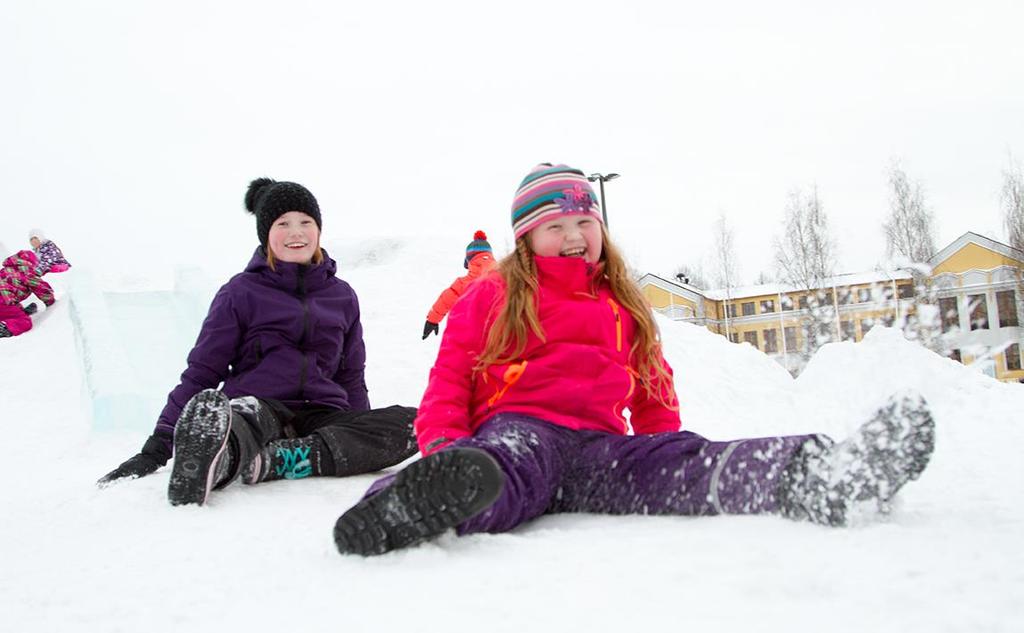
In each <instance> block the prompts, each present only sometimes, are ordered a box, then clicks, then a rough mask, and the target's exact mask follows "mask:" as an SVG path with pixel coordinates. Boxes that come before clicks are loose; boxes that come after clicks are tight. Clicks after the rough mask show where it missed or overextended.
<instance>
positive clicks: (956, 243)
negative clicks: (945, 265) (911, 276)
mask: <svg viewBox="0 0 1024 633" xmlns="http://www.w3.org/2000/svg"><path fill="white" fill-rule="evenodd" d="M971 243H973V244H977V245H978V246H981V247H982V248H987V249H988V250H990V251H993V252H995V253H999V254H1000V255H1002V256H1004V257H1009V258H1010V259H1015V260H1017V261H1022V262H1024V252H1022V251H1019V250H1017V249H1016V248H1014V247H1012V246H1007V245H1006V244H1003V243H1002V242H997V241H996V240H994V239H992V238H989V237H985V236H984V235H979V234H977V233H972V232H971V231H967V232H966V233H964V234H963V235H961V236H960V237H958V238H956V239H955V240H953V241H952V242H950V243H949V245H948V246H946V247H945V248H944V249H942V250H941V251H939V252H938V253H935V254H934V255H932V258H931V259H929V260H928V265H929V266H931V267H932V268H935V267H936V266H938V265H939V264H941V263H942V262H944V261H946V260H947V259H949V258H950V257H952V256H953V255H954V254H956V253H957V251H959V250H960V249H961V248H963V247H964V246H967V245H968V244H971Z"/></svg>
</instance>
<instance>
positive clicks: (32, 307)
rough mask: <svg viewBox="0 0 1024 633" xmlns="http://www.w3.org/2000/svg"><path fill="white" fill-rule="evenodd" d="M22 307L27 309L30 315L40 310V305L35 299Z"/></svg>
mask: <svg viewBox="0 0 1024 633" xmlns="http://www.w3.org/2000/svg"><path fill="white" fill-rule="evenodd" d="M21 309H22V310H24V311H25V314H27V315H29V316H32V315H33V314H35V313H36V311H38V310H39V306H38V305H36V302H35V301H33V302H32V303H30V304H28V305H27V306H22V308H21Z"/></svg>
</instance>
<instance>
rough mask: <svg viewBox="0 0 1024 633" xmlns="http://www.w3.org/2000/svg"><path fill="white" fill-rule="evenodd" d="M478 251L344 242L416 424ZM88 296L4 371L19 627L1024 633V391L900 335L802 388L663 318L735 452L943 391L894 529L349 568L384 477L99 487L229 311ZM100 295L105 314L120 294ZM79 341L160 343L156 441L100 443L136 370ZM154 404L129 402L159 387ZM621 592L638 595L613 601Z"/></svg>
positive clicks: (642, 543)
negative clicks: (438, 305)
mask: <svg viewBox="0 0 1024 633" xmlns="http://www.w3.org/2000/svg"><path fill="white" fill-rule="evenodd" d="M473 228H475V227H473ZM467 241H468V240H467V239H463V238H458V237H457V238H452V237H450V236H449V237H447V238H439V239H431V238H428V237H422V236H421V237H418V238H415V239H408V240H398V239H393V238H387V239H380V240H369V241H362V240H356V239H352V240H349V241H341V242H338V243H335V244H329V245H328V248H329V250H330V252H331V254H332V255H333V256H335V257H336V258H337V259H338V260H339V270H340V275H341V276H342V277H343V278H344V279H346V280H347V281H349V282H350V283H351V284H352V285H353V287H354V288H355V289H356V290H357V292H358V293H359V297H360V301H361V306H362V310H363V320H364V325H365V329H366V340H367V347H368V350H369V365H368V368H367V381H368V384H369V386H370V396H371V399H372V401H373V403H374V404H376V405H386V404H392V403H401V404H412V405H415V404H417V403H418V401H419V397H420V395H421V393H422V389H423V386H424V384H425V381H426V376H427V371H428V370H429V367H430V365H431V363H432V361H433V356H434V354H435V353H436V350H437V344H438V339H437V337H431V338H430V339H428V340H427V341H422V340H421V339H420V336H421V333H422V328H423V321H424V318H425V315H426V312H427V309H428V308H429V307H430V304H431V303H432V302H433V301H434V299H435V298H436V297H437V295H438V293H440V291H441V290H442V289H443V288H445V287H447V285H448V284H449V283H451V281H452V280H453V279H454V278H455V277H456V276H457V275H458V274H460V273H461V272H462V270H463V269H462V266H461V264H462V249H464V248H465V244H466V242H467ZM495 246H497V245H495ZM500 254H501V253H500V252H499V253H498V255H500ZM244 263H245V262H244V261H240V262H239V265H238V269H241V267H242V266H243V265H244ZM79 272H85V271H79ZM223 281H224V279H219V278H218V279H216V282H215V283H213V284H211V287H210V290H211V291H212V288H213V287H215V286H216V285H218V284H219V283H222V282H223ZM72 282H73V283H74V284H76V285H75V286H74V287H73V288H72V289H71V290H72V292H71V295H72V296H74V297H75V300H74V301H68V300H67V299H68V293H67V292H65V291H64V290H63V289H61V288H58V303H57V304H56V305H55V306H54V308H53V309H51V310H47V311H46V312H45V313H44V314H43V315H41V317H43V318H40V319H39V320H38V321H37V328H36V329H35V330H33V331H32V332H29V333H28V334H26V335H24V336H21V337H17V338H14V339H6V340H4V341H0V354H3V358H4V360H5V366H7V367H11V368H14V371H9V372H7V373H6V374H5V379H4V381H3V382H0V419H2V420H4V421H5V431H6V433H5V459H4V461H3V473H4V486H3V488H2V490H3V492H2V494H3V499H2V500H3V507H4V510H5V517H6V518H7V519H8V520H7V521H4V523H3V526H2V527H0V543H2V545H0V560H2V561H3V573H2V574H0V628H2V629H3V630H18V631H51V630H61V629H66V628H67V627H68V625H69V624H71V623H73V625H74V628H75V629H76V630H86V631H92V630H95V631H106V630H125V631H128V630H144V631H147V632H148V633H157V632H160V631H182V630H187V631H193V632H199V631H214V630H222V629H223V627H224V626H225V625H229V626H231V627H232V628H239V629H241V628H250V627H251V628H258V629H260V630H278V629H280V630H285V629H287V630H291V629H297V628H301V629H302V630H303V631H338V630H343V631H349V630H351V631H381V630H416V629H422V628H423V627H427V628H431V627H434V628H436V627H438V626H443V627H444V628H445V630H449V631H480V630H488V631H522V630H525V629H532V628H538V627H539V628H541V629H543V630H595V631H623V630H675V629H694V628H698V627H699V628H704V627H715V628H719V629H723V630H732V629H739V628H741V627H743V628H750V627H756V628H757V629H758V630H764V631H786V632H789V631H794V630H818V629H823V630H829V631H840V632H843V631H850V632H857V633H862V632H863V631H922V630H925V631H938V630H949V631H957V630H990V631H1011V630H1019V629H1020V628H1021V627H1022V626H1024V618H1022V617H1021V614H1020V609H1019V606H1018V605H1017V604H1016V596H1017V595H1019V594H1020V593H1021V591H1022V590H1024V576H1021V574H1020V572H1019V571H1018V570H1020V569H1021V568H1024V551H1022V549H1021V548H1020V546H1019V539H1020V534H1021V533H1024V508H1022V507H1021V505H1020V503H1019V497H1020V486H1021V483H1022V482H1024V465H1022V464H1024V462H1022V460H1020V459H1019V456H1018V453H1019V448H1018V447H1019V446H1021V445H1022V444H1024V427H1022V426H1021V425H1020V423H1019V422H1018V420H1019V417H1020V412H1021V411H1022V410H1024V385H1002V384H999V383H997V382H996V381H994V380H992V379H990V378H987V377H985V376H982V375H980V374H978V373H977V372H975V371H973V370H971V369H969V368H964V367H962V366H960V365H957V364H955V363H952V362H951V361H947V360H945V359H942V358H939V357H937V356H936V355H934V354H932V353H931V352H928V351H926V350H924V349H922V348H920V347H917V346H915V345H913V344H911V343H908V342H906V341H904V340H903V339H902V338H900V337H899V335H898V334H897V333H895V332H893V331H891V330H884V329H881V328H878V329H875V330H872V332H871V334H870V335H869V336H868V337H867V339H866V340H865V341H863V342H861V343H856V344H853V343H841V344H836V345H830V346H826V347H825V348H823V349H822V350H821V351H820V352H819V353H818V355H817V356H816V357H815V358H814V359H813V360H812V361H811V363H810V364H809V365H808V367H807V369H806V370H805V371H804V373H803V374H802V375H801V377H800V378H799V379H796V380H794V379H792V378H790V377H789V375H788V374H787V373H786V372H785V371H784V370H782V369H781V368H780V367H779V366H778V365H777V364H775V363H774V362H773V361H771V360H770V359H768V358H766V357H765V356H764V355H763V354H761V353H760V352H757V351H756V350H754V349H752V348H751V347H749V346H747V345H732V344H729V343H726V342H725V341H724V339H722V337H720V336H716V335H712V334H710V333H708V332H707V331H706V330H704V329H701V328H698V327H695V326H690V325H686V324H680V323H673V322H669V321H665V320H659V326H660V327H661V330H662V336H663V339H664V342H665V351H666V355H667V357H668V359H669V361H670V363H671V364H672V365H673V367H674V369H675V372H676V376H677V384H678V388H679V392H680V396H681V398H682V401H683V410H682V413H683V419H684V425H685V426H686V428H688V429H691V430H694V431H696V432H698V433H701V434H703V435H706V436H708V437H711V438H713V439H729V438H735V437H742V436H754V435H767V434H786V433H799V432H806V431H823V432H827V433H830V434H832V435H835V436H836V437H841V436H842V435H843V434H845V432H847V430H848V429H850V428H853V427H854V426H855V425H856V424H858V423H859V422H860V421H862V420H863V419H864V418H865V417H866V416H867V415H868V414H869V413H870V412H871V410H872V409H873V408H874V407H875V406H877V405H878V404H880V403H881V402H883V401H884V400H885V398H886V397H887V396H888V395H889V394H890V393H892V392H894V391H897V390H900V389H904V388H915V389H918V390H919V391H921V392H922V393H923V394H924V395H925V397H926V398H927V399H928V400H929V402H930V403H931V406H932V408H933V410H934V412H935V418H936V422H937V425H938V426H937V439H936V443H937V449H936V453H935V456H934V458H933V460H932V463H931V465H930V466H929V468H928V470H926V471H925V473H924V475H923V477H922V478H921V480H920V481H917V482H913V483H911V484H910V485H909V486H908V487H907V488H906V489H905V490H904V491H903V493H901V496H900V498H899V499H898V501H899V502H898V503H897V504H896V509H895V511H894V513H893V514H892V515H891V516H890V517H887V518H883V519H880V520H878V521H875V522H872V523H869V524H867V525H863V526H860V527H857V528H852V529H844V530H835V529H828V528H823V527H819V526H814V525H810V524H806V523H793V522H789V521H785V520H782V519H779V518H776V517H741V516H726V517H714V518H709V517H694V518H683V517H610V516H580V515H562V516H552V517H544V518H542V519H540V520H537V521H535V522H533V523H532V524H530V525H528V526H524V527H523V528H521V529H519V530H516V531H515V532H513V533H510V534H502V535H477V536H473V537H469V538H462V539H460V538H456V537H454V536H450V535H449V536H445V537H443V538H441V539H439V540H438V541H436V542H432V543H429V544H426V545H423V546H421V547H417V548H414V549H411V550H407V551H402V552H397V553H394V554H392V555H388V556H385V557H382V558H377V559H366V560H363V559H355V558H350V557H341V556H339V555H338V554H337V553H336V552H335V551H334V546H333V543H332V542H331V528H332V526H333V522H334V520H335V519H336V518H337V516H338V515H339V514H340V513H341V512H342V511H343V510H344V509H346V508H347V507H349V506H350V505H351V504H352V503H354V502H355V501H356V500H357V499H358V498H359V497H360V495H361V494H362V493H363V491H364V490H365V489H366V487H367V486H368V485H369V484H370V482H372V481H373V480H374V478H375V476H373V475H367V476H362V477H353V478H347V479H312V480H303V481H298V482H295V481H277V482H271V483H266V484H261V485H258V486H242V485H233V486H232V487H230V488H228V489H226V490H224V491H221V492H218V493H215V494H214V495H213V497H212V498H211V501H210V503H209V505H207V506H205V507H202V508H194V507H187V508H174V507H171V506H170V505H169V504H168V503H167V501H166V490H167V480H168V473H169V468H163V469H161V470H160V471H158V472H157V473H156V474H154V475H152V476H150V477H146V478H143V479H140V480H137V481H132V482H125V483H123V484H120V485H116V486H113V487H111V488H109V489H107V490H102V491H100V490H97V489H96V488H95V487H94V485H93V482H94V481H95V480H96V479H97V478H98V477H99V476H101V475H102V474H104V473H105V472H107V471H108V470H110V469H111V468H113V467H114V466H116V465H117V464H118V463H119V462H120V461H122V460H123V459H125V458H127V457H128V456H129V455H131V454H132V453H134V452H135V451H137V450H138V449H139V447H140V446H141V445H142V443H143V441H144V440H145V436H146V434H147V433H148V432H149V430H150V428H151V425H152V424H153V423H154V422H155V416H156V414H157V413H158V412H159V406H162V400H163V398H164V397H165V396H166V393H167V391H169V390H170V388H171V387H172V386H173V384H174V381H175V380H176V379H177V375H178V374H179V373H180V372H181V370H182V368H183V367H184V359H185V355H186V353H187V351H188V348H189V346H190V345H191V343H192V341H191V340H185V341H184V342H181V341H180V340H178V341H177V342H174V343H173V344H171V343H168V344H169V345H172V346H180V349H177V350H175V351H174V353H173V354H170V353H168V355H166V356H165V355H164V353H163V352H160V351H158V348H159V346H160V344H161V343H160V341H159V340H158V339H160V338H161V337H165V336H166V337H168V338H170V337H171V336H172V332H170V331H167V329H165V328H169V329H171V330H174V332H173V336H174V337H177V336H178V335H179V334H181V335H182V336H185V334H187V333H188V330H189V329H190V328H191V329H192V330H191V337H192V338H193V339H194V335H195V334H194V332H195V330H197V329H198V325H199V319H200V318H201V315H199V316H196V315H195V313H191V316H188V314H186V313H188V309H184V310H185V311H184V312H183V313H182V314H183V315H184V316H180V317H173V318H172V317H170V316H167V315H166V314H165V316H167V319H166V321H159V322H158V321H157V320H158V319H160V318H163V317H159V316H157V315H155V312H156V313H159V312H161V311H163V312H166V311H168V310H174V309H176V308H175V307H174V306H178V307H182V306H184V305H186V304H187V303H188V302H189V301H193V300H196V301H198V300H199V299H200V298H202V296H203V293H204V292H207V291H206V290H203V289H202V288H201V286H202V284H199V283H197V284H196V285H194V286H192V287H187V286H188V284H184V283H183V285H182V288H183V289H182V291H181V295H180V296H178V297H176V298H173V299H172V300H169V303H168V304H160V303H159V302H157V304H156V305H155V306H154V305H149V302H150V301H151V300H152V296H158V293H159V292H167V286H166V285H161V284H157V283H153V285H152V286H150V287H149V288H148V289H147V288H146V287H145V284H144V283H142V282H140V283H139V284H137V285H136V286H135V287H134V288H133V292H132V293H122V295H121V296H119V297H117V298H114V300H113V302H108V303H107V304H106V308H107V311H106V313H103V312H102V311H101V310H102V307H103V306H102V305H101V306H99V307H97V306H95V305H94V306H93V307H94V308H96V311H94V312H92V313H90V314H88V315H85V316H82V315H78V316H74V315H72V310H70V309H69V308H70V307H72V304H74V305H75V307H76V308H77V305H78V303H77V302H78V299H77V293H78V292H79V288H78V286H77V279H70V278H68V282H67V283H72ZM99 286H100V289H99V291H100V294H101V296H103V297H104V298H105V299H106V300H109V299H110V295H109V294H108V293H109V292H110V290H111V289H110V288H108V287H105V286H103V285H102V284H99ZM153 293H157V294H156V295H154V294H153ZM165 298H166V297H165ZM118 301H122V303H119V304H117V305H116V306H115V305H114V304H115V303H117V302H118ZM206 301H208V299H206ZM203 309H205V306H203ZM84 310H85V309H84V308H83V314H84ZM201 311H202V310H200V311H199V312H201ZM76 320H77V321H79V322H80V323H78V325H79V326H80V327H84V328H85V330H86V331H88V332H92V333H95V332H103V331H106V332H107V333H108V335H109V336H112V337H114V338H118V337H120V338H121V339H123V340H125V341H126V340H128V339H129V338H130V339H132V340H141V341H143V342H144V343H145V344H146V346H147V347H145V348H143V349H146V350H150V351H151V352H152V353H149V354H148V359H149V360H148V364H147V365H144V366H140V365H136V366H133V367H132V368H131V369H130V370H129V373H131V374H133V375H132V376H131V378H132V379H137V380H139V381H143V380H150V378H148V377H147V376H149V375H151V374H152V375H154V376H155V375H157V374H161V375H162V376H171V378H170V379H169V381H168V379H166V378H160V379H159V380H157V379H153V380H154V382H161V386H160V387H159V389H158V388H157V387H153V388H152V389H153V390H154V391H156V393H155V394H149V395H148V397H150V398H152V399H153V401H154V403H153V404H152V405H139V406H152V407H153V408H152V409H149V410H147V411H146V412H145V415H143V416H142V417H143V418H144V419H143V421H141V422H138V424H139V425H140V426H141V427H143V428H141V429H139V428H134V429H131V430H127V429H117V428H114V426H115V425H106V426H104V428H103V429H96V428H93V426H92V419H93V416H94V415H95V411H96V407H97V406H98V402H99V400H100V399H101V398H102V394H100V395H97V394H96V392H91V391H90V390H89V389H88V385H87V382H86V380H85V377H84V376H83V374H82V373H81V372H80V371H79V368H81V367H88V368H89V371H90V372H95V371H102V372H104V376H105V377H106V378H107V379H110V380H114V379H115V377H116V376H115V375H114V373H113V372H115V369H114V368H113V367H114V366H115V365H114V364H113V362H112V360H111V359H110V358H106V355H107V354H108V353H111V352H109V349H107V350H105V351H95V350H97V349H100V348H99V347H90V346H93V345H96V346H98V344H99V341H100V339H99V338H95V337H94V335H92V334H90V335H88V336H86V338H85V341H84V342H85V346H84V348H83V349H84V351H83V352H82V353H81V354H80V353H79V352H78V350H77V348H76V344H75V334H74V333H75V326H76ZM83 323H84V326H83V325H82V324H83ZM154 324H157V325H158V327H156V328H154ZM442 327H443V325H442ZM179 330H180V331H179ZM154 331H156V332H159V335H155V334H154ZM187 338H188V337H186V339H187ZM90 349H92V350H93V351H90ZM83 360H85V361H87V362H85V363H83ZM108 361H110V365H108V366H107V368H106V369H99V370H98V369H97V368H98V367H100V363H102V362H108ZM128 362H129V364H130V363H131V359H128ZM117 379H118V380H122V379H123V380H127V377H124V376H121V377H120V378H117ZM163 381H167V382H166V383H164V382H163ZM141 384H142V383H141V382H138V383H136V385H135V386H133V387H131V390H133V392H139V391H144V390H145V389H148V388H149V387H145V388H143V387H142V386H141ZM108 415H116V413H113V412H111V413H108ZM133 415H134V414H133ZM609 592H616V593H619V594H621V596H622V597H621V598H618V599H611V600H609V599H602V598H601V596H607V595H608V593H609ZM951 597H954V599H951Z"/></svg>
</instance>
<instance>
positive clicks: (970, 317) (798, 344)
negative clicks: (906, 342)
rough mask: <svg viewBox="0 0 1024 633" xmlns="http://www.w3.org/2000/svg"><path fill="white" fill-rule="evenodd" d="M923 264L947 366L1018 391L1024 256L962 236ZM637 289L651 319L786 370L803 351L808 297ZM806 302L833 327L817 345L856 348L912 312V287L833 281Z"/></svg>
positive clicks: (758, 291)
mask: <svg viewBox="0 0 1024 633" xmlns="http://www.w3.org/2000/svg"><path fill="white" fill-rule="evenodd" d="M928 264H929V265H930V267H931V269H932V273H931V276H930V277H929V278H928V279H927V280H926V283H927V284H930V285H931V287H932V290H934V293H933V294H934V295H935V297H936V299H937V303H938V308H939V313H940V315H941V318H942V331H943V332H944V333H946V336H948V337H949V339H950V342H951V347H952V349H953V352H952V355H953V357H954V358H956V359H957V360H959V361H961V362H963V363H966V364H972V363H976V362H981V363H983V364H982V366H981V367H982V370H983V371H984V372H985V373H987V374H989V375H991V376H993V377H995V378H998V379H999V380H1003V381H1007V382H1016V381H1021V382H1024V371H1022V369H1021V343H1022V342H1024V330H1022V329H1021V327H1020V321H1021V315H1022V314H1024V305H1022V304H1024V301H1022V292H1021V289H1022V287H1024V286H1022V283H1021V271H1022V270H1024V253H1021V252H1020V251H1018V250H1016V249H1013V248H1011V247H1009V246H1007V245H1005V244H1001V243H999V242H996V241H995V240H992V239H989V238H987V237H984V236H982V235H978V234H976V233H970V232H968V233H965V234H963V235H962V236H960V237H959V238H957V239H956V240H955V241H954V242H953V243H951V244H950V245H948V246H946V247H945V248H943V249H942V250H941V251H939V252H938V253H936V254H935V256H934V257H932V259H931V260H930V261H929V262H928ZM639 284H640V287H641V289H642V291H643V293H644V295H645V296H646V297H647V299H648V301H650V303H651V305H652V306H653V307H654V309H655V310H656V311H658V312H661V313H662V314H665V315H666V316H668V317H669V318H672V319H676V320H682V321H687V322H690V323H696V324H698V325H703V326H705V327H707V328H708V329H709V330H711V331H712V332H715V333H718V334H721V335H723V336H727V337H728V338H729V339H730V340H732V341H733V342H736V343H739V342H746V343H749V344H750V345H753V346H754V347H756V348H758V349H759V350H761V351H763V352H764V353H765V354H768V355H770V356H772V357H774V358H776V360H778V361H779V362H780V363H781V364H782V365H783V366H784V367H786V368H787V369H790V370H792V369H795V368H796V367H797V366H799V364H800V356H801V354H802V353H803V352H804V351H805V350H806V349H808V346H807V340H806V338H805V332H804V330H805V328H804V326H803V325H804V323H805V322H806V320H807V318H806V315H807V313H808V311H807V301H808V295H809V294H810V293H809V292H808V291H806V290H803V291H801V290H796V289H794V288H792V287H788V286H785V285H783V284H762V285H758V286H748V287H743V288H732V289H730V290H728V291H726V290H701V289H699V288H697V287H695V286H692V285H690V284H687V283H682V282H673V281H669V280H667V279H664V278H662V277H658V276H657V275H651V274H646V275H644V276H643V277H641V278H640V280H639ZM812 292H814V294H816V295H817V296H818V297H820V298H821V299H820V300H821V301H823V302H824V303H825V305H827V306H829V307H830V308H831V310H832V311H833V313H834V314H837V315H838V317H839V318H837V319H835V320H834V322H833V324H832V326H831V327H830V328H829V331H823V332H820V333H818V334H817V342H818V343H819V344H821V343H826V342H832V341H859V340H861V339H862V338H864V335H865V334H867V332H868V331H869V330H870V329H871V328H872V327H874V326H875V325H879V324H881V325H892V324H893V323H894V322H896V321H897V320H900V319H902V318H903V317H905V316H907V315H908V314H911V313H912V312H913V311H914V295H915V293H914V281H913V278H912V275H911V274H910V273H909V272H908V271H905V270H896V271H884V272H879V271H870V272H862V273H849V274H843V275H836V276H835V277H832V278H831V279H828V280H826V282H825V284H823V286H822V287H821V288H818V289H815V290H814V291H812Z"/></svg>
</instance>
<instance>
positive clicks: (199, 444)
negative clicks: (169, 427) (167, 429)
mask: <svg viewBox="0 0 1024 633" xmlns="http://www.w3.org/2000/svg"><path fill="white" fill-rule="evenodd" d="M230 435H231V404H230V401H229V400H228V398H227V396H225V395H224V394H223V393H221V392H219V391H217V390H216V389H206V390H205V391H200V392H199V393H197V394H196V395H195V396H193V397H192V399H191V400H189V401H188V404H186V405H185V408H184V409H183V410H182V412H181V416H180V417H179V418H178V424H177V426H175V428H174V466H173V467H172V469H171V479H170V482H169V483H168V485H167V499H168V500H169V501H170V502H171V504H172V505H176V506H177V505H185V504H189V503H195V504H198V505H203V504H204V503H206V499H207V498H208V497H209V496H210V491H211V490H213V489H214V487H216V486H217V485H218V484H219V483H221V482H223V481H225V480H227V479H229V477H230V473H231V471H232V467H233V462H234V458H233V455H232V451H231V449H230V448H229V446H230V443H229V441H228V439H229V437H230Z"/></svg>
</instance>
